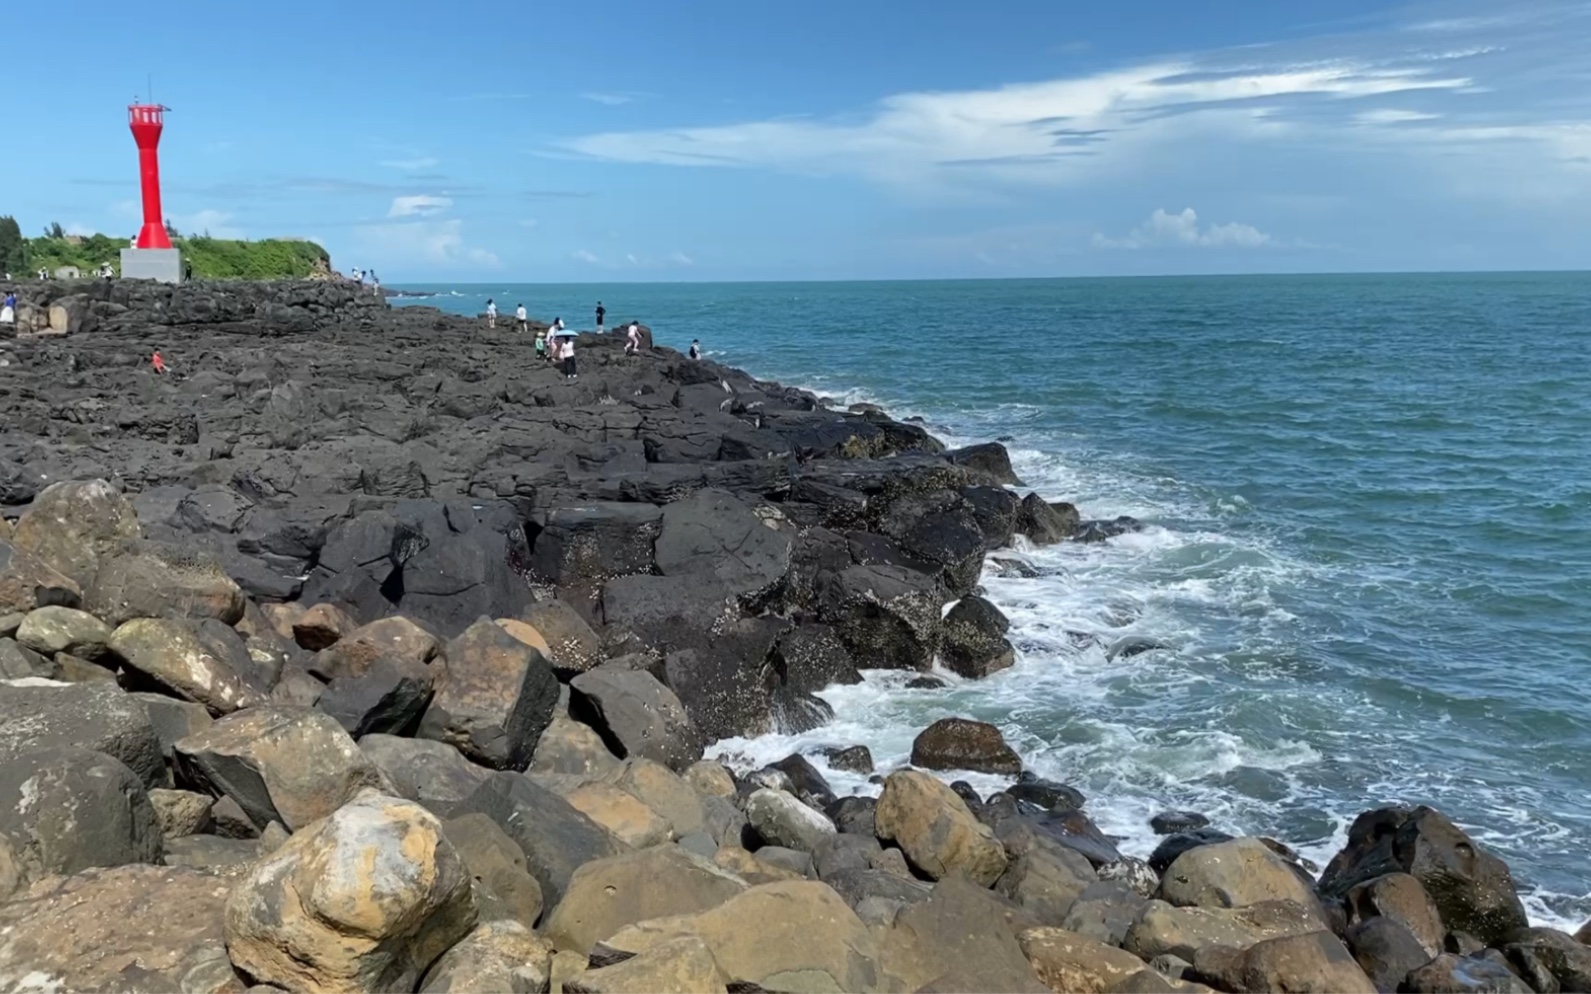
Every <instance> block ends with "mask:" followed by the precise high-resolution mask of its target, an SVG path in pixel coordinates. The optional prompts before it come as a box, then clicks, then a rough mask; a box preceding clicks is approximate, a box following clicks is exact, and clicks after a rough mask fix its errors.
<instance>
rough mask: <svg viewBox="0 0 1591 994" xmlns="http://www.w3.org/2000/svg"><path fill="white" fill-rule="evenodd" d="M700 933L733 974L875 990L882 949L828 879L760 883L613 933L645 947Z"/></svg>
mask: <svg viewBox="0 0 1591 994" xmlns="http://www.w3.org/2000/svg"><path fill="white" fill-rule="evenodd" d="M689 936H695V937H697V938H699V939H701V941H702V942H704V943H705V944H706V945H707V947H708V949H709V950H711V951H712V954H713V958H714V959H715V960H716V961H717V963H718V966H719V968H720V969H721V970H722V971H723V973H724V975H725V976H726V977H727V978H728V979H729V980H730V981H739V982H743V983H752V984H757V985H758V986H760V987H762V988H764V989H767V990H780V989H791V988H792V987H793V986H795V985H799V987H797V988H796V989H803V990H841V991H867V990H873V989H875V988H876V987H877V985H878V983H879V976H878V971H877V967H876V965H875V964H876V961H877V958H878V949H877V946H876V945H875V944H874V941H873V938H872V936H871V935H870V934H869V933H868V930H867V926H865V925H863V924H862V921H861V919H859V918H857V917H856V914H855V913H854V912H853V911H851V909H850V908H848V907H846V906H845V902H844V901H843V900H841V899H840V897H839V895H837V894H835V893H834V891H833V890H832V889H831V888H830V887H829V886H828V885H826V884H821V883H817V882H813V881H789V882H785V883H774V884H764V885H762V886H759V887H753V888H751V889H750V890H748V891H746V892H744V893H742V894H739V895H737V896H735V897H733V898H730V899H729V900H728V901H726V902H724V903H723V904H721V905H719V906H718V907H716V908H713V909H711V910H708V911H703V912H699V913H697V914H693V915H676V916H671V917H668V918H657V919H653V920H651V921H646V922H640V923H638V924H635V925H631V926H629V927H627V928H625V929H623V930H621V931H620V932H618V933H617V934H616V935H614V936H612V937H611V938H609V939H608V940H606V943H605V944H606V945H607V946H610V947H612V948H613V949H616V950H621V951H624V952H633V953H637V954H640V953H644V952H646V951H647V950H650V949H653V948H656V947H658V946H661V945H663V944H664V943H667V942H673V941H675V940H677V939H681V938H686V937H689Z"/></svg>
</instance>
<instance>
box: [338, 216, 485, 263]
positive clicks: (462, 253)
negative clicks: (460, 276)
mask: <svg viewBox="0 0 1591 994" xmlns="http://www.w3.org/2000/svg"><path fill="white" fill-rule="evenodd" d="M354 240H355V243H356V247H357V249H358V251H360V252H361V253H362V258H363V259H364V260H365V262H363V263H360V264H361V265H363V264H365V263H375V262H379V263H381V264H382V265H384V266H391V267H404V266H415V265H427V266H440V267H444V268H448V269H461V268H467V269H496V268H497V267H498V266H499V265H501V263H500V262H499V260H498V258H497V255H496V254H495V253H493V252H490V251H488V250H486V249H483V248H479V247H476V246H472V245H469V244H467V243H466V242H465V239H464V223H463V222H462V221H459V220H457V219H449V220H432V221H403V222H398V223H393V224H371V225H362V226H360V227H358V228H355V229H354Z"/></svg>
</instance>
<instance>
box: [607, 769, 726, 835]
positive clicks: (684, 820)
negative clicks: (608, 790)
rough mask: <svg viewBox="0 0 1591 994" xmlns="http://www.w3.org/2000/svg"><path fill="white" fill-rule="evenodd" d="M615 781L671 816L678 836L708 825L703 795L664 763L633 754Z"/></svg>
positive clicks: (646, 802) (633, 794)
mask: <svg viewBox="0 0 1591 994" xmlns="http://www.w3.org/2000/svg"><path fill="white" fill-rule="evenodd" d="M613 783H614V786H616V787H618V788H619V789H620V790H622V791H624V792H626V793H628V794H630V795H631V796H633V797H635V798H637V799H639V800H640V801H641V802H642V803H644V804H645V805H646V806H647V807H649V808H651V809H652V810H653V811H656V812H657V813H658V814H660V815H662V816H663V817H664V818H667V819H668V822H669V824H670V825H672V826H673V828H674V835H675V837H676V838H679V837H682V836H686V835H690V834H691V833H693V832H699V831H701V830H702V829H703V828H704V827H705V826H706V811H705V809H704V808H703V806H702V798H701V797H700V796H698V795H697V793H696V792H695V791H694V790H692V789H691V787H690V784H687V783H686V782H685V781H684V779H682V778H681V777H680V776H679V775H678V774H676V773H674V772H673V771H672V770H670V769H669V768H668V767H666V766H664V765H663V764H661V763H654V762H652V761H651V760H649V759H639V758H636V757H633V756H632V757H631V758H629V759H627V760H625V761H624V764H623V769H622V770H621V771H620V773H619V776H618V777H617V778H616V779H615V780H614V781H613Z"/></svg>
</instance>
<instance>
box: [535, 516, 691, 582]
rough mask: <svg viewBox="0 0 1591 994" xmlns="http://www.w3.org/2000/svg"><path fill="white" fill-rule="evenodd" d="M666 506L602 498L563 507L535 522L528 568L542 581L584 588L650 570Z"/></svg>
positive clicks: (537, 579) (536, 580) (536, 578)
mask: <svg viewBox="0 0 1591 994" xmlns="http://www.w3.org/2000/svg"><path fill="white" fill-rule="evenodd" d="M662 518H663V514H662V511H661V510H660V509H659V508H657V507H654V506H652V505H651V504H635V503H620V502H617V501H599V502H593V503H589V504H583V505H581V506H578V507H559V508H554V509H552V510H550V511H548V512H546V513H545V514H544V515H543V516H542V517H541V520H539V521H536V522H533V523H532V529H533V530H534V537H533V538H532V548H531V551H530V557H529V562H528V563H527V566H528V570H527V571H528V572H529V574H530V577H531V579H532V580H533V581H535V582H536V583H540V584H546V585H548V586H552V587H556V588H559V589H563V590H569V591H571V592H575V593H584V592H585V591H587V590H590V589H591V588H594V587H598V586H600V585H601V584H602V583H603V582H604V581H606V580H609V579H612V578H613V577H615V576H627V575H629V574H632V573H650V572H652V569H653V553H652V547H653V545H654V544H655V543H656V542H657V537H658V532H659V531H660V529H661V526H662Z"/></svg>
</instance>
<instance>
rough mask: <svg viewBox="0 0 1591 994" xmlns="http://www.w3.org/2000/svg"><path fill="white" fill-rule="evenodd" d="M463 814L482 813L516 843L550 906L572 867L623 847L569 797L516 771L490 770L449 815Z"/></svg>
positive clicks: (564, 886)
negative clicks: (484, 780) (582, 811)
mask: <svg viewBox="0 0 1591 994" xmlns="http://www.w3.org/2000/svg"><path fill="white" fill-rule="evenodd" d="M468 814H484V815H487V816H488V817H490V818H491V819H492V821H494V822H496V823H497V827H499V828H501V829H502V830H503V831H504V832H505V833H506V834H507V835H508V837H509V838H511V839H513V840H514V842H515V843H517V844H518V845H519V848H520V849H521V850H523V851H524V853H525V864H526V868H527V869H529V870H530V875H531V876H533V877H535V878H536V882H537V883H539V884H540V885H541V892H542V896H543V898H544V899H545V900H546V902H547V904H548V906H549V907H553V906H556V905H557V904H558V902H559V901H561V900H563V895H564V892H565V890H566V889H567V888H568V886H569V878H570V877H571V876H573V875H574V872H575V870H576V869H578V868H579V867H581V866H583V865H584V864H586V863H589V862H591V861H592V860H596V859H603V858H605V857H608V856H616V855H618V854H619V853H620V852H621V851H622V849H623V847H622V845H621V844H620V843H619V842H617V841H616V840H615V839H614V838H613V837H612V836H610V835H609V834H608V833H607V831H606V830H604V829H603V828H602V827H601V826H599V825H598V824H596V823H595V822H593V821H592V820H591V819H589V818H587V817H586V816H585V815H583V814H581V813H580V812H579V811H577V810H575V809H574V808H573V807H572V806H571V805H570V804H569V802H568V801H566V800H564V799H563V798H561V797H559V796H558V795H557V794H554V793H553V792H552V791H549V790H547V789H546V788H545V787H541V786H539V785H537V784H535V783H532V782H531V781H530V780H529V779H527V778H526V777H523V776H520V775H519V774H516V773H494V774H492V775H491V777H490V778H489V779H488V780H487V781H486V782H485V783H483V784H482V785H481V786H480V787H479V788H478V789H477V790H476V791H475V793H473V794H471V795H470V796H469V797H467V798H465V799H464V800H463V801H461V802H460V803H459V804H458V805H456V806H455V807H454V809H453V811H452V814H451V817H453V818H461V817H463V816H464V815H468Z"/></svg>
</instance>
